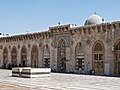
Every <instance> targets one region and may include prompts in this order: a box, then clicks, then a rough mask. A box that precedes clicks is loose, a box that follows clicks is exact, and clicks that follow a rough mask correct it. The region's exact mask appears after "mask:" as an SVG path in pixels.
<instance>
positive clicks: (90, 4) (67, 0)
mask: <svg viewBox="0 0 120 90" xmlns="http://www.w3.org/2000/svg"><path fill="white" fill-rule="evenodd" d="M94 12H96V13H97V14H98V15H100V16H102V17H103V18H105V21H106V22H108V21H118V20H119V19H120V0H0V32H2V33H4V34H6V33H9V34H10V35H13V34H23V33H24V34H25V33H26V31H29V32H40V31H43V30H47V29H48V28H49V27H50V26H54V25H58V22H61V24H77V26H81V25H83V24H84V22H85V20H86V18H88V17H89V16H90V15H92V14H93V13H94Z"/></svg>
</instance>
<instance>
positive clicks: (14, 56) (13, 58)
mask: <svg viewBox="0 0 120 90" xmlns="http://www.w3.org/2000/svg"><path fill="white" fill-rule="evenodd" d="M11 61H12V67H15V66H17V48H16V47H15V46H13V47H12V51H11Z"/></svg>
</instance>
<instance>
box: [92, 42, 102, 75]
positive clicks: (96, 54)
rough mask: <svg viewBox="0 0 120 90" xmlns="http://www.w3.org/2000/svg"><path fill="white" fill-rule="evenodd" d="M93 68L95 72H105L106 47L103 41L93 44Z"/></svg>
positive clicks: (98, 73)
mask: <svg viewBox="0 0 120 90" xmlns="http://www.w3.org/2000/svg"><path fill="white" fill-rule="evenodd" d="M93 69H94V71H95V74H97V75H103V74H104V47H103V44H102V43H101V42H97V43H95V44H94V45H93Z"/></svg>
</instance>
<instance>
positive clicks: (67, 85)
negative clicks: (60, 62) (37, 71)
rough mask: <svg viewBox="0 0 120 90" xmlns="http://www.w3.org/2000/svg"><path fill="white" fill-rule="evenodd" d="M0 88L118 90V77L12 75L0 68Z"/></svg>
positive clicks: (119, 89) (55, 74)
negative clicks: (35, 76)
mask: <svg viewBox="0 0 120 90" xmlns="http://www.w3.org/2000/svg"><path fill="white" fill-rule="evenodd" d="M0 90H120V78H119V77H105V76H92V75H77V74H63V73H51V76H50V77H40V78H21V77H12V71H11V70H3V69H1V70H0Z"/></svg>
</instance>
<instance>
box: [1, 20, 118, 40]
mask: <svg viewBox="0 0 120 90" xmlns="http://www.w3.org/2000/svg"><path fill="white" fill-rule="evenodd" d="M119 28H120V21H115V22H108V23H102V24H97V25H86V26H80V27H71V26H70V24H67V25H60V26H55V27H49V30H48V31H45V32H36V33H29V34H21V35H13V36H7V37H0V42H10V41H24V40H37V39H45V38H50V37H51V34H52V33H61V32H62V33H65V32H70V33H71V35H73V34H74V33H79V34H82V33H83V34H86V33H88V34H91V31H95V32H105V31H106V30H113V29H114V30H118V29H119Z"/></svg>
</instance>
